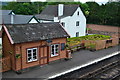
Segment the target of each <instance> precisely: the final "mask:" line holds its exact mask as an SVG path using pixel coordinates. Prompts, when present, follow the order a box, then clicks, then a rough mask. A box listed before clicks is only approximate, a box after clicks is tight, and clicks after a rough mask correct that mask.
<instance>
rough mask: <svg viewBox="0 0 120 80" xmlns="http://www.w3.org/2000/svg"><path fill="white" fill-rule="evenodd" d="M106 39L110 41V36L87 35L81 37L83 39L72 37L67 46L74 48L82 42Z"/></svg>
mask: <svg viewBox="0 0 120 80" xmlns="http://www.w3.org/2000/svg"><path fill="white" fill-rule="evenodd" d="M105 39H110V36H107V35H98V34H94V35H87V36H81V37H72V38H68V39H67V41H68V42H67V45H69V46H73V45H77V44H80V42H81V41H82V40H105Z"/></svg>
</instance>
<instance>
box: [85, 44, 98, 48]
mask: <svg viewBox="0 0 120 80" xmlns="http://www.w3.org/2000/svg"><path fill="white" fill-rule="evenodd" d="M85 47H86V48H87V49H95V47H96V44H95V43H89V44H85Z"/></svg>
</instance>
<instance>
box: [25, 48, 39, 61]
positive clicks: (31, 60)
mask: <svg viewBox="0 0 120 80" xmlns="http://www.w3.org/2000/svg"><path fill="white" fill-rule="evenodd" d="M34 49H36V59H33V50H34ZM29 50H31V60H28V51H29ZM37 56H38V50H37V48H29V49H27V62H33V61H37V60H38V59H37Z"/></svg>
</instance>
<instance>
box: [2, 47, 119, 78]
mask: <svg viewBox="0 0 120 80" xmlns="http://www.w3.org/2000/svg"><path fill="white" fill-rule="evenodd" d="M118 47H120V45H119V46H115V47H111V48H108V49H103V50H99V51H95V52H91V51H88V50H81V51H78V52H74V53H73V54H72V56H73V58H72V59H71V60H68V61H65V60H58V61H56V62H54V63H51V64H48V65H45V66H43V67H35V68H34V69H32V70H29V71H27V72H25V73H22V74H19V75H18V74H16V73H15V72H13V71H8V72H4V73H3V74H2V77H3V78H48V77H50V76H53V75H55V74H59V73H62V72H64V71H66V70H69V69H71V68H74V67H77V66H80V65H83V64H85V63H88V62H90V61H93V60H95V59H98V58H101V57H104V56H107V55H110V54H111V53H114V52H117V51H119V50H118Z"/></svg>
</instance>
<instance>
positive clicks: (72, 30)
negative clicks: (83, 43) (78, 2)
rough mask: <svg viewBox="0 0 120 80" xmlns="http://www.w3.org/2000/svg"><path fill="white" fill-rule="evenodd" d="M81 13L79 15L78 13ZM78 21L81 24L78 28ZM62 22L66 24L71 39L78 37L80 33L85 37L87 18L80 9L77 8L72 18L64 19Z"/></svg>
mask: <svg viewBox="0 0 120 80" xmlns="http://www.w3.org/2000/svg"><path fill="white" fill-rule="evenodd" d="M78 11H79V15H77V12H78ZM76 21H79V22H80V25H79V26H76ZM60 22H64V23H65V27H64V28H65V30H66V31H67V32H68V34H69V35H70V36H71V37H76V32H79V36H85V33H86V18H85V16H84V14H83V13H82V11H81V9H80V7H78V8H77V10H76V11H75V13H74V14H73V15H72V16H68V17H65V18H62V19H61V20H60Z"/></svg>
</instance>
